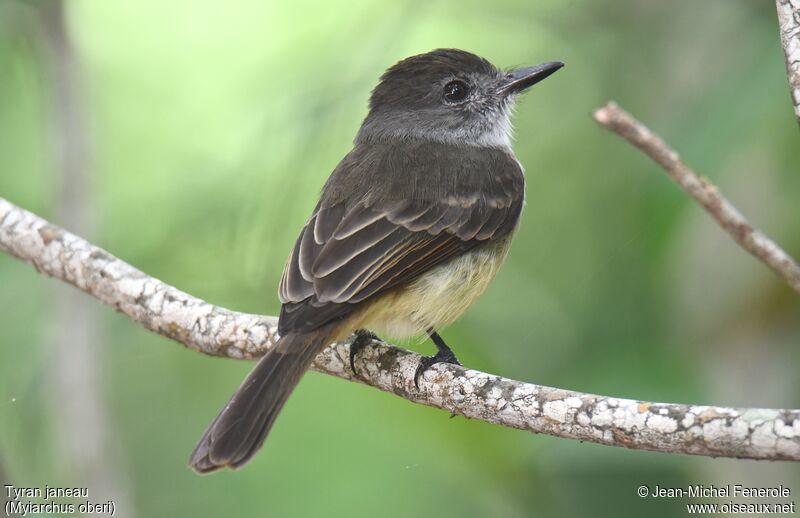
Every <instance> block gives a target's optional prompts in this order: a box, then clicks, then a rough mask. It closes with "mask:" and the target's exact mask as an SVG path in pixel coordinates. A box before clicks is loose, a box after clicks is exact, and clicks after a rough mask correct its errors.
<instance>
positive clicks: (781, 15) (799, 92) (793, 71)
mask: <svg viewBox="0 0 800 518" xmlns="http://www.w3.org/2000/svg"><path fill="white" fill-rule="evenodd" d="M775 4H776V6H777V8H778V25H779V27H780V32H781V45H783V53H784V55H785V56H786V75H787V76H788V78H789V89H790V92H791V94H792V104H793V105H794V114H795V116H796V117H797V122H800V0H775Z"/></svg>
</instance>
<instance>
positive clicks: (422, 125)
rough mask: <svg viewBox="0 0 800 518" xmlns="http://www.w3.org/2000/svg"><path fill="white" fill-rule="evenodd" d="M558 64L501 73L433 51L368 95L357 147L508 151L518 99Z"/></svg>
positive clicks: (465, 56) (459, 55)
mask: <svg viewBox="0 0 800 518" xmlns="http://www.w3.org/2000/svg"><path fill="white" fill-rule="evenodd" d="M563 66H564V64H563V63H561V62H559V61H553V62H549V63H543V64H541V65H536V66H533V67H527V68H519V69H514V70H501V69H498V68H497V67H495V66H494V65H492V64H491V63H489V62H488V61H487V60H485V59H483V58H481V57H479V56H476V55H475V54H471V53H469V52H465V51H463V50H458V49H437V50H434V51H431V52H428V53H425V54H419V55H417V56H412V57H410V58H406V59H404V60H402V61H400V62H399V63H397V64H396V65H394V66H392V67H391V68H389V69H388V70H387V71H386V72H384V74H383V75H382V76H381V78H380V82H379V83H378V86H376V87H375V89H374V90H373V91H372V96H371V97H370V102H369V114H368V115H367V117H366V119H364V123H363V125H362V126H361V130H360V131H359V133H358V136H357V137H356V142H369V141H375V140H386V139H423V140H433V141H439V142H444V143H450V144H461V145H473V146H490V147H509V146H510V145H511V122H510V116H511V110H512V108H513V106H514V100H515V98H516V97H517V95H518V94H520V93H521V92H523V91H524V90H526V89H527V88H529V87H531V86H533V85H535V84H536V83H538V82H539V81H541V80H542V79H544V78H546V77H548V76H549V75H550V74H552V73H554V72H555V71H557V70H558V69H560V68H561V67H563Z"/></svg>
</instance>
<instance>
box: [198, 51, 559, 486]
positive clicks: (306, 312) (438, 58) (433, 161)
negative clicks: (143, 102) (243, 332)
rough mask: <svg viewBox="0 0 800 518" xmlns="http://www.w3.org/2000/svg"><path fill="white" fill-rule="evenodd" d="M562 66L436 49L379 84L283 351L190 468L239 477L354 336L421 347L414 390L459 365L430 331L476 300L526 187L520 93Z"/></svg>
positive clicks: (292, 289) (330, 186) (307, 236)
mask: <svg viewBox="0 0 800 518" xmlns="http://www.w3.org/2000/svg"><path fill="white" fill-rule="evenodd" d="M563 66H564V64H563V63H562V62H560V61H551V62H546V63H542V64H540V65H536V66H532V67H523V68H515V69H506V70H504V69H500V68H498V67H496V66H494V65H492V64H491V63H490V62H489V61H487V60H486V59H484V58H482V57H479V56H477V55H476V54H473V53H470V52H467V51H464V50H459V49H436V50H432V51H430V52H427V53H424V54H419V55H415V56H411V57H408V58H405V59H403V60H401V61H399V62H398V63H396V64H395V65H393V66H391V67H390V68H388V69H387V70H386V71H385V72H384V73H383V75H381V77H380V80H379V82H378V84H377V86H376V87H375V88H374V89H373V91H372V93H371V95H370V99H369V110H368V113H367V116H366V118H365V119H364V121H363V123H362V125H361V127H360V129H359V131H358V133H357V134H356V137H355V139H354V142H353V148H352V150H351V151H350V152H349V153H347V154H346V155H345V157H344V158H343V159H342V160H341V162H339V164H338V165H337V166H336V167H335V169H334V170H333V172H332V173H331V174H330V176H329V177H328V179H327V181H326V182H325V184H324V186H323V187H322V190H321V193H320V197H319V202H318V203H317V205H316V207H315V208H314V209H313V211H312V213H311V216H310V217H309V219H308V220H307V222H306V224H305V225H304V226H303V228H302V230H301V231H300V235H299V237H298V238H297V240H296V242H295V244H294V247H293V248H292V251H291V253H290V254H289V258H288V260H287V262H286V265H285V268H284V270H283V275H282V277H281V281H280V286H279V290H278V294H279V298H280V301H281V303H282V306H281V312H280V317H279V323H278V331H279V335H280V339H279V340H278V341H277V343H276V344H275V345H274V346H273V347H272V348H271V349H270V350H269V351H268V352H267V353H266V354H265V355H264V356H263V357H262V358H261V359H260V360H259V362H258V363H257V364H256V366H255V368H254V369H253V370H252V371H251V372H250V374H249V375H248V376H247V377H246V379H245V380H244V382H243V383H242V384H241V386H240V387H239V389H238V390H237V391H236V392H235V393H234V395H233V396H232V397H231V398H230V400H229V401H228V403H227V404H226V405H225V406H224V407H223V409H222V410H221V411H220V412H219V414H218V415H217V417H216V418H215V419H214V420H213V422H212V423H211V424H210V426H209V427H208V429H207V430H206V432H205V433H204V434H203V436H202V437H201V439H200V440H199V442H198V443H197V446H196V447H195V449H194V451H193V452H192V454H191V456H190V459H189V465H190V467H191V468H192V469H194V470H195V471H196V472H198V473H209V472H213V471H216V470H218V469H221V468H225V467H228V468H231V469H237V468H240V467H242V466H243V465H244V464H245V463H247V462H248V461H249V460H251V459H252V457H253V456H254V455H255V453H256V452H257V451H258V450H259V449H260V448H261V446H262V445H263V443H264V440H265V438H266V436H267V434H268V433H269V431H270V429H271V428H272V426H273V424H274V422H275V419H276V418H277V416H278V414H279V413H280V411H281V409H282V408H283V406H284V404H285V403H286V401H287V399H288V398H289V395H290V394H291V393H292V391H293V389H294V388H295V387H296V385H297V384H298V383H299V382H300V379H301V378H302V376H303V374H304V373H305V371H306V370H308V368H309V366H310V365H311V363H312V362H313V360H314V358H315V357H316V356H317V354H318V353H319V352H320V351H321V350H322V349H324V348H325V347H326V346H327V345H329V344H330V343H332V342H335V341H340V340H343V339H345V338H347V337H349V336H351V335H353V334H354V333H355V336H356V338H355V340H354V342H353V346H352V347H351V358H350V360H351V361H350V363H351V368H353V369H354V370H355V365H354V362H353V355H354V354H355V353H356V352H357V351H358V350H359V349H360V348H361V347H364V346H365V344H367V343H369V342H370V339H371V338H372V337H374V336H375V335H374V333H379V334H381V335H384V336H389V337H392V338H396V339H403V338H409V337H419V336H425V335H427V336H429V337H430V338H431V340H432V341H433V343H434V344H435V346H436V348H437V353H436V354H435V355H433V356H426V357H423V359H422V361H421V362H420V365H419V367H418V368H417V372H416V375H415V383H418V379H419V377H420V376H422V375H423V374H424V372H425V371H426V370H427V369H429V368H430V367H431V366H432V365H434V364H436V363H438V362H447V363H455V364H459V365H460V363H459V361H458V359H457V357H456V356H455V354H454V353H453V351H452V349H450V347H448V345H447V344H446V343H445V341H444V340H443V339H442V338H441V336H440V335H439V330H441V329H442V328H444V327H446V326H447V325H449V324H451V323H452V322H454V321H455V320H456V319H457V318H459V317H460V316H461V314H462V313H463V312H464V311H465V310H466V309H467V308H468V307H469V306H470V305H471V304H472V303H473V302H474V301H475V299H476V298H477V297H478V296H479V295H480V294H481V293H483V292H484V290H485V289H486V288H487V287H488V285H489V284H490V283H491V281H492V279H493V278H494V277H495V274H496V273H497V271H498V269H499V268H500V265H501V264H502V263H503V261H504V259H505V257H506V255H507V253H508V250H509V246H510V244H511V240H512V238H513V236H514V233H515V230H516V229H517V226H518V224H519V221H520V216H521V213H522V207H523V203H524V198H525V177H524V174H523V168H522V165H521V164H520V162H519V161H518V160H517V158H516V157H515V155H514V152H513V150H512V125H511V116H512V111H513V108H514V104H515V101H516V99H517V98H518V96H519V94H521V93H522V92H523V91H525V90H527V89H528V88H530V87H531V86H533V85H535V84H537V83H539V82H540V81H541V80H543V79H545V78H546V77H548V76H550V75H551V74H553V73H554V72H556V71H557V70H559V69H560V68H562V67H563Z"/></svg>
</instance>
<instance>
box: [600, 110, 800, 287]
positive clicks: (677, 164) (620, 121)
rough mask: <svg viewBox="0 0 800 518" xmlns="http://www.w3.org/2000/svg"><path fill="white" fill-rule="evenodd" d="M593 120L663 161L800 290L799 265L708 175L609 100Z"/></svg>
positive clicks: (739, 239) (679, 180)
mask: <svg viewBox="0 0 800 518" xmlns="http://www.w3.org/2000/svg"><path fill="white" fill-rule="evenodd" d="M594 120H596V121H597V122H598V123H600V124H601V125H603V126H604V127H606V128H607V129H609V130H611V131H613V132H614V133H616V134H617V135H619V136H620V137H622V138H624V139H625V140H627V141H628V142H629V143H630V144H632V145H633V146H635V147H637V148H639V150H640V151H642V152H644V153H645V154H646V155H647V156H649V157H650V158H652V159H653V160H654V161H655V162H656V163H657V164H658V165H660V166H661V167H662V168H664V170H665V171H666V173H667V174H668V175H669V176H670V177H672V179H673V180H675V182H677V184H678V185H679V186H680V187H681V189H683V190H684V191H685V192H686V193H687V194H688V195H689V196H691V197H692V198H694V199H695V200H697V202H698V203H699V204H700V205H702V206H703V208H704V209H706V211H708V213H709V214H711V216H712V217H713V218H714V219H715V220H717V223H719V224H720V226H722V228H724V229H725V230H726V231H727V232H728V234H730V235H731V237H732V238H733V239H734V241H736V242H737V243H738V244H739V245H740V246H741V247H742V248H744V249H745V250H747V251H748V252H750V253H751V254H753V255H754V256H756V257H757V258H758V259H760V260H761V261H762V262H763V263H765V264H766V265H767V266H769V267H770V268H772V270H773V271H774V272H775V273H777V274H778V275H779V276H780V277H781V278H782V279H783V280H784V281H785V282H786V284H788V285H789V286H791V287H792V288H793V289H794V290H795V291H798V292H800V265H798V264H797V261H795V260H794V259H793V258H792V257H791V256H790V255H789V254H787V253H786V252H785V251H784V250H783V249H782V248H781V247H780V246H778V245H777V244H776V243H775V242H774V241H772V240H771V239H770V238H768V237H767V236H765V235H764V234H763V233H762V232H761V231H760V230H758V229H757V228H755V227H753V225H751V224H750V222H748V221H747V220H746V219H745V218H744V216H742V214H741V213H740V212H739V211H738V210H737V209H736V207H734V206H733V205H732V204H731V202H729V201H728V200H727V199H726V198H725V196H723V195H722V194H721V193H720V192H719V189H717V187H716V186H715V185H714V184H712V183H711V182H710V181H708V180H707V179H706V178H700V177H699V176H697V174H696V173H695V172H694V171H692V170H691V169H690V168H689V167H688V166H687V165H686V164H684V163H683V162H682V161H681V159H680V157H679V156H678V153H677V152H675V151H674V150H673V149H671V148H670V147H669V146H668V145H667V144H666V143H665V142H664V141H663V140H661V138H660V137H659V136H658V135H656V134H655V133H653V132H652V131H650V130H649V129H648V128H647V127H646V126H645V125H643V124H642V123H641V122H639V121H637V120H636V119H634V118H633V117H632V116H631V115H630V114H629V113H628V112H626V111H625V110H623V109H622V108H620V107H619V106H617V105H616V103H613V102H610V103H608V104H607V105H605V106H603V107H602V108H600V109H598V110H596V111H595V112H594Z"/></svg>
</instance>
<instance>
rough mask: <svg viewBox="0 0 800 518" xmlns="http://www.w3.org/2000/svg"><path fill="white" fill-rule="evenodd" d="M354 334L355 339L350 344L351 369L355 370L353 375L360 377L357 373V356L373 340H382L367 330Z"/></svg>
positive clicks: (357, 331) (360, 330)
mask: <svg viewBox="0 0 800 518" xmlns="http://www.w3.org/2000/svg"><path fill="white" fill-rule="evenodd" d="M353 334H354V335H355V338H354V339H353V341H352V342H350V368H351V369H352V370H353V374H355V375H356V376H358V373H357V372H356V355H357V354H358V353H359V352H361V350H362V349H363V348H364V347H366V346H368V345H369V344H370V342H372V341H373V340H380V338H378V337H377V336H376V335H375V333H373V332H372V331H369V330H367V329H358V330H356V332H355V333H353Z"/></svg>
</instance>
